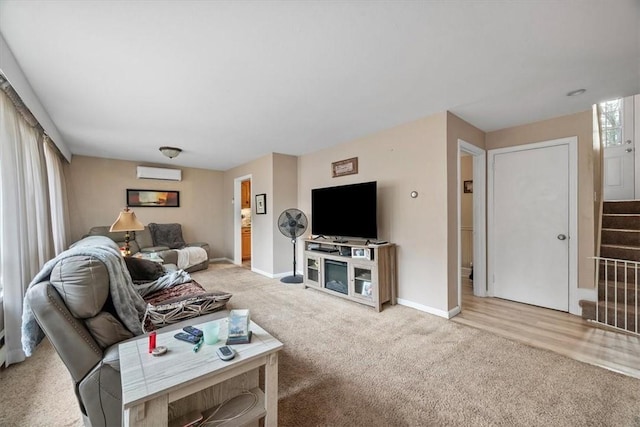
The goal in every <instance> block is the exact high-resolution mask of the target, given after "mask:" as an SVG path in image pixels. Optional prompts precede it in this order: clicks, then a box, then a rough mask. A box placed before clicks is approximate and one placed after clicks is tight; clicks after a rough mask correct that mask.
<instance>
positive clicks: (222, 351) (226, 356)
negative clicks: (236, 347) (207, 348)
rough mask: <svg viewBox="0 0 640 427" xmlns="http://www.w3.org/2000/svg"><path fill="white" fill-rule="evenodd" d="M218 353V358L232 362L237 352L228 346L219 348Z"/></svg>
mask: <svg viewBox="0 0 640 427" xmlns="http://www.w3.org/2000/svg"><path fill="white" fill-rule="evenodd" d="M216 353H218V357H219V358H220V359H222V360H231V359H233V358H234V357H235V356H236V352H235V351H233V349H232V348H231V347H229V346H228V345H223V346H222V347H218V348H217V349H216Z"/></svg>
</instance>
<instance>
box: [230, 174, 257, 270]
mask: <svg viewBox="0 0 640 427" xmlns="http://www.w3.org/2000/svg"><path fill="white" fill-rule="evenodd" d="M251 191H252V190H251V175H245V176H241V177H238V178H235V179H234V183H233V200H234V203H233V246H234V250H233V262H234V264H237V265H242V266H245V267H247V268H251V266H252V265H251V263H252V253H253V252H252V247H253V244H252V230H253V229H252V224H251V220H252V212H251V211H252V204H251Z"/></svg>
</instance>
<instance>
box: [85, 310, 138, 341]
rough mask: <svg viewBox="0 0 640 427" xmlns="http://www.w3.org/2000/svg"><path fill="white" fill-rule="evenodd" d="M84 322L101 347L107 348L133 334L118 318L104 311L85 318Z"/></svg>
mask: <svg viewBox="0 0 640 427" xmlns="http://www.w3.org/2000/svg"><path fill="white" fill-rule="evenodd" d="M84 324H85V325H86V326H87V329H89V332H91V335H93V338H94V339H95V340H96V342H97V343H98V345H99V346H100V347H102V348H107V347H109V346H110V345H113V344H115V343H118V342H120V341H124V340H127V339H129V338H131V337H133V334H132V333H131V332H129V331H128V330H127V329H126V328H125V327H124V326H123V325H122V323H120V322H119V321H118V319H116V318H115V317H113V315H112V314H110V313H107V312H105V311H102V312H100V313H98V315H97V316H95V317H92V318H90V319H86V320H85V321H84Z"/></svg>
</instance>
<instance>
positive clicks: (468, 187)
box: [462, 181, 473, 193]
mask: <svg viewBox="0 0 640 427" xmlns="http://www.w3.org/2000/svg"><path fill="white" fill-rule="evenodd" d="M462 189H463V191H464V192H465V193H473V181H465V182H464V184H463V186H462Z"/></svg>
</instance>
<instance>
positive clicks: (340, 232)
mask: <svg viewBox="0 0 640 427" xmlns="http://www.w3.org/2000/svg"><path fill="white" fill-rule="evenodd" d="M377 199H378V192H377V182H376V181H372V182H363V183H360V184H351V185H341V186H338V187H325V188H314V189H312V190H311V234H315V235H322V236H325V237H358V238H363V239H376V238H378V222H377Z"/></svg>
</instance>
